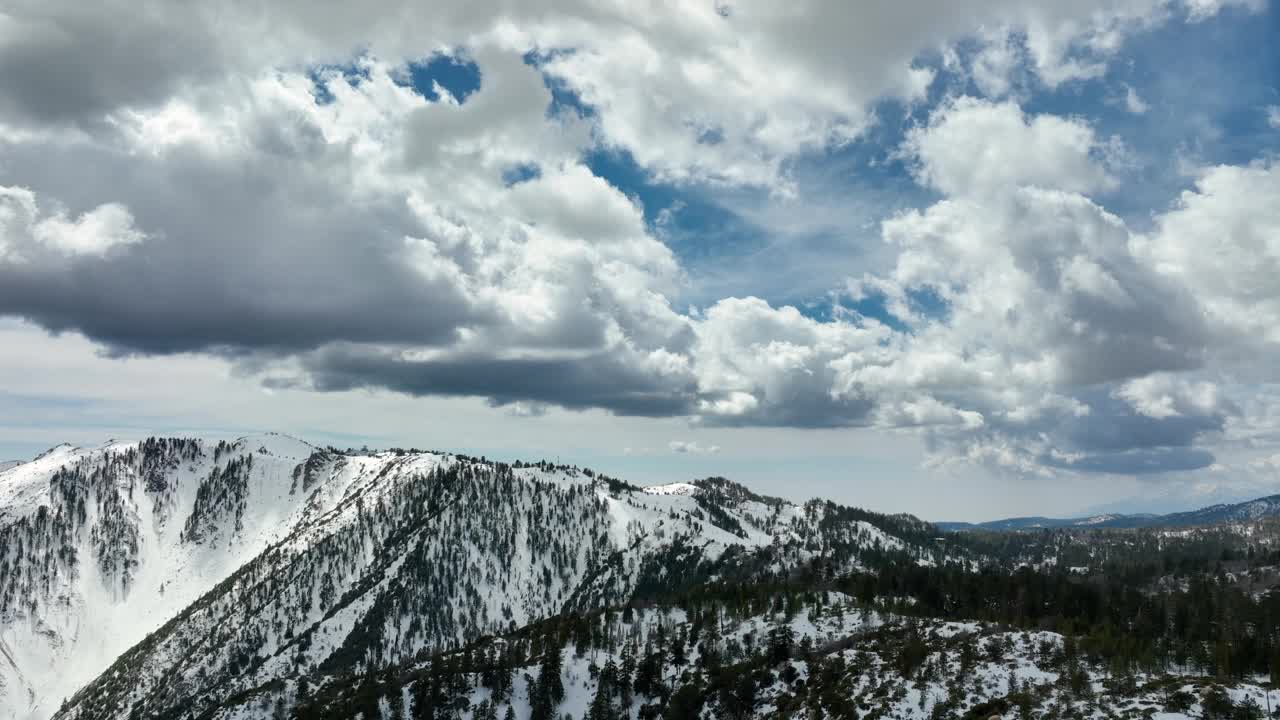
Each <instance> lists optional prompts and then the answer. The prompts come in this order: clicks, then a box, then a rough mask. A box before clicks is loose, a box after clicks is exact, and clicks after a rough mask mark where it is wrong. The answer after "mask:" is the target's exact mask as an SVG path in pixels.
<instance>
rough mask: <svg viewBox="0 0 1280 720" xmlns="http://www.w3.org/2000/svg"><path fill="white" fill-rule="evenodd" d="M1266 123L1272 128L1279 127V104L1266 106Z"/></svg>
mask: <svg viewBox="0 0 1280 720" xmlns="http://www.w3.org/2000/svg"><path fill="white" fill-rule="evenodd" d="M1267 124H1269V125H1270V126H1271V127H1273V128H1280V105H1270V106H1268V107H1267Z"/></svg>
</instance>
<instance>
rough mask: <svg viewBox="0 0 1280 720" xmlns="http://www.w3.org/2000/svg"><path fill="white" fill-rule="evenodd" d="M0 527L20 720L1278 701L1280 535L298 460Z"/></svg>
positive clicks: (111, 497)
mask: <svg viewBox="0 0 1280 720" xmlns="http://www.w3.org/2000/svg"><path fill="white" fill-rule="evenodd" d="M0 501H3V502H0V547H2V548H3V550H4V552H3V553H0V558H2V560H3V562H4V567H3V568H2V569H3V570H4V572H3V573H0V600H2V601H3V605H0V620H2V621H3V623H4V627H3V631H4V637H6V638H18V639H20V640H21V641H22V643H23V644H22V645H19V644H18V643H14V642H10V643H9V644H8V645H7V647H8V648H10V649H14V648H17V649H18V650H19V651H18V652H16V653H13V652H11V653H10V654H8V655H7V656H6V663H7V664H6V665H5V666H4V667H5V668H7V669H8V672H9V673H10V674H9V675H8V676H6V682H5V684H4V685H0V689H3V691H4V693H6V694H5V695H3V696H2V697H3V698H4V703H3V704H4V706H5V707H7V708H13V710H11V711H9V712H10V715H9V717H18V718H28V717H31V718H37V717H47V716H48V714H54V716H55V717H58V718H60V719H61V718H65V719H66V720H72V719H74V720H98V719H103V720H106V719H108V718H111V719H120V720H124V719H126V718H128V719H133V718H156V719H158V720H179V719H181V720H188V719H190V720H196V719H205V718H208V719H213V718H225V719H228V720H229V719H231V718H244V719H246V720H247V719H249V718H282V719H283V718H298V719H299V720H310V719H325V718H335V719H336V718H343V719H348V718H355V717H360V718H362V720H373V718H375V717H377V718H380V719H384V720H390V719H392V718H395V719H397V720H410V719H411V718H432V719H435V718H450V719H454V718H457V719H465V720H488V718H497V719H501V720H505V719H506V718H514V719H516V720H564V718H572V719H573V720H622V719H623V718H633V719H638V718H697V717H700V718H744V719H745V718H772V717H779V718H789V717H803V718H858V719H859V720H861V719H864V718H983V719H984V720H985V719H986V718H990V717H991V716H993V715H994V716H997V717H1004V718H1014V717H1018V718H1084V717H1090V718H1113V717H1133V718H1139V717H1157V718H1164V719H1166V720H1173V719H1175V718H1237V717H1238V718H1250V717H1261V716H1262V715H1263V714H1265V713H1266V712H1267V711H1268V708H1269V707H1270V706H1271V705H1272V704H1273V703H1276V702H1277V701H1278V700H1280V694H1277V695H1275V696H1272V695H1270V694H1269V693H1268V688H1269V687H1270V685H1271V683H1272V682H1273V680H1280V594H1277V593H1276V592H1274V591H1273V587H1274V586H1275V585H1276V583H1277V581H1278V580H1280V524H1278V523H1277V522H1276V521H1274V520H1270V519H1262V520H1251V521H1247V522H1232V523H1219V524H1214V525H1208V526H1203V527H1189V528H1178V529H1167V528H1129V529H1105V528H1102V529H1099V528H1093V529H1078V528H1062V529H1042V530H1035V531H1026V532H1016V533H1008V532H986V531H966V532H944V531H942V530H940V529H939V528H937V527H936V526H934V525H931V524H929V523H926V522H923V521H920V520H919V519H917V518H914V517H911V516H906V515H884V514H879V513H874V512H870V511H866V510H861V509H857V508H851V507H845V506H841V505H838V504H835V503H831V502H827V501H822V500H812V501H809V502H805V503H801V504H797V503H794V502H791V501H788V500H783V499H779V498H773V497H768V496H763V495H759V494H756V493H754V492H752V491H751V490H750V489H748V488H746V487H743V486H741V485H738V484H736V483H733V482H731V481H729V480H726V479H724V478H705V479H700V480H694V481H691V482H687V483H685V482H680V483H673V484H668V485H661V486H656V487H648V488H641V487H636V486H634V485H631V484H628V483H626V482H624V481H621V480H618V479H615V478H610V477H607V476H604V475H601V474H599V473H596V472H593V471H591V470H588V469H584V468H579V467H575V466H568V465H560V464H552V463H546V462H533V463H510V464H509V463H500V462H494V461H490V460H487V459H485V458H474V457H468V456H464V455H457V454H451V453H443V452H425V451H417V450H403V449H395V450H388V451H380V452H371V451H366V450H358V451H357V450H339V449H337V448H318V447H313V446H310V445H307V444H305V443H302V442H300V441H296V440H293V439H291V438H285V437H282V436H255V437H249V438H243V439H241V440H239V441H236V442H232V443H226V442H207V441H202V440H196V439H152V440H148V441H145V442H142V443H132V444H120V443H112V444H108V445H104V446H101V447H97V448H90V449H82V448H70V447H62V448H58V449H55V450H54V451H51V453H49V454H46V455H45V456H43V457H42V458H40V459H38V460H36V461H32V462H31V463H24V464H23V465H20V466H18V467H16V468H11V469H9V470H6V471H4V474H2V475H0ZM143 615H145V616H146V617H143ZM134 616H138V620H137V621H135V622H134V623H128V622H125V621H124V620H125V618H129V617H134ZM95 617H105V618H115V619H116V621H115V622H116V624H117V626H118V627H116V628H115V631H116V632H118V633H127V632H128V631H130V630H131V629H132V630H133V631H134V632H139V634H138V635H137V636H135V637H127V636H126V635H121V636H119V637H116V638H115V639H114V642H115V647H119V650H118V651H117V652H116V653H115V654H114V655H112V656H111V657H106V656H104V655H101V654H100V655H97V656H94V655H92V654H91V653H89V652H88V651H86V650H85V648H86V646H85V645H84V643H86V642H87V641H89V640H94V641H95V645H94V646H93V647H101V646H102V645H103V641H102V640H101V639H100V638H98V637H97V636H92V635H90V636H86V635H84V634H83V633H77V632H70V631H69V629H71V628H76V627H90V626H96V625H95V624H94V623H92V618H95ZM148 619H150V620H151V622H152V623H153V624H152V625H150V626H148V625H146V622H145V621H146V620H148ZM51 630H52V631H57V632H50V631H51ZM41 653H44V654H41ZM94 663H97V665H96V666H94ZM69 667H79V668H81V670H80V673H81V675H82V676H83V677H84V680H83V681H79V682H77V683H76V685H75V687H68V684H69V683H68V682H67V681H66V676H67V673H66V672H65V669H66V668H69ZM90 669H92V672H89V670H90ZM60 670H63V672H59V671H60ZM10 677H19V678H21V679H22V681H23V682H25V683H26V685H15V684H14V683H13V682H12V681H10V680H8V678H10ZM15 687H16V688H18V690H17V691H15ZM64 689H65V692H64ZM24 692H25V693H26V695H24V694H22V693H24ZM54 692H57V693H60V695H59V697H58V698H57V700H56V701H55V702H54V703H53V705H52V706H47V705H41V704H40V703H41V702H43V701H42V700H40V701H29V700H28V699H29V698H33V697H36V698H38V697H42V695H41V694H42V693H43V695H44V696H47V695H49V694H51V693H54ZM42 707H48V712H43V711H42ZM55 711H56V712H55ZM42 713H43V714H42Z"/></svg>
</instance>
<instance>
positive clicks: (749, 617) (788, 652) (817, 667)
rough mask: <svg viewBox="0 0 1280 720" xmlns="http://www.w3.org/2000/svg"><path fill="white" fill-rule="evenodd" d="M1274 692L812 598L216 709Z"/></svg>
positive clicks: (615, 707)
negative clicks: (1107, 662) (1115, 663)
mask: <svg viewBox="0 0 1280 720" xmlns="http://www.w3.org/2000/svg"><path fill="white" fill-rule="evenodd" d="M1272 695H1273V697H1270V698H1268V696H1267V694H1266V690H1265V687H1264V685H1263V684H1262V683H1260V682H1236V683H1226V684H1222V683H1217V682H1214V681H1212V680H1211V679H1207V678H1205V677H1203V676H1202V675H1199V674H1197V673H1196V671H1195V670H1194V669H1193V668H1190V667H1171V668H1168V672H1167V673H1161V674H1153V673H1147V672H1142V671H1137V672H1133V673H1131V674H1130V673H1119V672H1117V671H1116V670H1115V668H1111V667H1106V666H1104V665H1101V664H1099V663H1097V662H1096V661H1094V660H1092V659H1091V658H1090V653H1089V652H1087V651H1086V650H1085V649H1083V648H1081V647H1080V646H1079V644H1078V643H1076V642H1075V641H1074V640H1072V639H1070V638H1067V637H1064V636H1062V635H1059V634H1057V633H1053V632H1042V631H1040V632H1037V631H1010V630H1008V629H1006V628H1001V627H999V626H996V625H992V624H986V623H975V622H947V621H942V620H928V619H919V618H911V617H904V616H901V615H896V614H894V613H891V612H885V611H880V610H874V609H868V608H867V607H865V606H862V605H860V604H859V603H856V602H854V601H853V599H852V598H849V597H847V596H845V595H842V594H841V593H838V592H819V593H804V594H775V595H773V596H772V597H769V596H763V595H762V596H757V597H756V598H754V599H753V600H749V601H746V602H743V601H742V600H737V601H728V602H726V601H710V602H702V603H687V604H686V606H683V607H672V606H662V607H649V608H643V609H636V610H621V611H606V612H602V613H594V614H592V615H590V616H588V617H583V618H575V619H569V620H565V621H563V622H559V623H544V624H542V625H540V626H537V627H534V628H530V629H528V630H526V631H523V632H520V633H516V634H512V635H509V636H506V637H500V638H493V639H487V640H482V641H480V642H477V643H474V644H472V645H470V646H468V647H466V648H464V649H461V650H459V651H456V652H453V653H447V654H443V655H440V656H438V657H435V658H433V659H432V660H430V661H423V662H410V663H406V664H403V665H401V666H397V667H389V668H385V669H382V670H380V671H378V672H376V673H364V674H360V675H356V676H346V677H321V678H319V679H317V678H315V677H312V678H311V679H310V680H307V679H297V678H293V679H289V680H286V681H284V682H280V683H277V684H274V685H264V686H262V687H259V688H256V689H255V690H253V691H251V692H248V693H245V694H243V695H241V696H239V697H236V698H233V699H231V700H229V701H227V702H225V703H224V704H222V705H221V706H220V707H218V708H216V709H215V710H213V711H212V712H211V713H210V714H209V715H208V717H209V718H211V720H250V719H252V718H261V717H288V716H295V717H299V718H306V719H312V718H316V719H321V720H328V719H329V718H343V719H346V718H354V717H361V718H386V719H393V718H409V717H412V718H432V719H434V718H442V717H456V718H460V719H461V720H491V719H493V718H504V717H505V718H514V719H515V720H538V719H539V718H545V717H555V718H559V717H572V718H586V719H588V720H623V719H634V718H653V717H659V716H660V717H663V718H673V719H679V718H701V719H704V720H712V719H718V718H741V719H743V720H747V719H750V720H756V719H760V720H763V719H765V718H898V719H901V720H906V719H918V720H930V719H932V718H976V719H981V720H987V718H991V717H996V718H1015V717H1016V718H1024V717H1025V718H1031V717H1038V718H1080V719H1085V718H1087V719H1089V720H1108V719H1111V718H1132V719H1134V720H1137V719H1139V718H1152V717H1154V718H1160V719H1161V720H1192V719H1193V718H1210V717H1231V718H1236V717H1239V718H1257V717H1260V715H1257V714H1255V713H1257V712H1258V711H1259V710H1260V709H1261V708H1262V707H1265V706H1266V704H1268V703H1271V702H1276V701H1277V700H1280V696H1275V693H1274V692H1273V693H1272ZM1223 712H1225V713H1227V714H1226V715H1222V714H1220V713H1223Z"/></svg>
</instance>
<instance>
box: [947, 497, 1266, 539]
mask: <svg viewBox="0 0 1280 720" xmlns="http://www.w3.org/2000/svg"><path fill="white" fill-rule="evenodd" d="M1277 515H1280V495H1268V496H1267V497H1261V498H1257V499H1256V500H1249V501H1246V502H1240V503H1224V504H1218V505H1210V506H1208V507H1203V508H1200V509H1199V510H1188V511H1186V512H1177V513H1169V514H1167V515H1153V514H1134V515H1122V514H1114V513H1109V514H1104V515H1091V516H1089V517H1080V518H1047V517H1017V518H1005V519H1003V520H991V521H988V522H981V523H967V522H940V523H935V524H936V525H937V526H938V527H939V528H941V529H943V530H1036V529H1040V528H1138V527H1187V526H1191V525H1213V524H1216V523H1224V522H1241V521H1247V520H1259V519H1262V518H1267V517H1273V516H1277Z"/></svg>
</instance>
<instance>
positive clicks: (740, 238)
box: [0, 0, 1280, 520]
mask: <svg viewBox="0 0 1280 720" xmlns="http://www.w3.org/2000/svg"><path fill="white" fill-rule="evenodd" d="M1272 5H1273V4H1269V3H1268V2H1267V1H1266V0H1080V1H1079V2H1073V3H1062V2H1058V1H1057V0H1021V1H1019V2H1010V1H1009V0H963V1H959V2H947V3H938V2H921V1H919V0H900V1H899V2H895V3H871V2H852V3H829V2H828V3H822V2H810V1H806V0H797V1H796V2H789V3H773V2H703V1H701V0H694V1H691V2H640V1H635V2H621V1H618V0H538V1H536V2H519V3H511V2H505V1H499V0H469V1H468V2H452V1H451V0H443V1H441V2H434V3H420V2H410V1H408V0H373V1H371V2H367V3H336V2H328V1H321V2H297V1H296V0H276V1H275V2H267V3H248V4H246V3H239V2H230V1H229V0H212V1H211V2H205V3H174V2H169V1H168V0H161V1H155V2H151V1H149V0H130V1H129V2H123V0H120V1H117V0H107V1H106V2H100V3H83V2H79V1H78V0H39V1H38V2H37V1H34V0H17V1H16V2H10V3H7V4H6V5H5V7H4V8H3V9H0V459H6V458H14V459H23V458H29V457H31V456H33V455H35V454H37V453H39V452H40V451H42V450H44V449H46V448H48V447H50V446H52V445H55V444H57V443H61V442H71V443H75V444H82V445H90V444H96V443H101V442H103V441H105V440H107V439H109V438H115V439H136V438H142V437H146V436H148V435H152V434H196V435H202V436H207V437H211V438H212V437H216V438H225V437H236V436H239V435H243V434H246V433H253V432H262V431H279V432H286V433H289V434H293V435H296V436H298V437H301V438H303V439H307V440H309V441H311V442H313V443H316V444H322V445H328V444H332V445H336V446H338V447H344V448H345V447H355V448H359V447H362V446H368V447H371V448H377V447H391V446H397V447H418V448H423V449H439V450H451V451H460V452H466V453H470V454H476V455H485V456H488V457H493V458H499V459H551V460H559V461H560V462H564V463H571V464H577V465H583V466H588V467H592V468H595V469H598V470H600V471H603V472H606V473H610V474H612V475H616V476H619V477H622V478H625V479H628V480H631V481H633V482H637V483H641V484H652V483H661V482H673V481H680V480H687V479H690V478H694V477H702V476H708V475H723V476H727V477H729V478H731V479H734V480H738V481H740V482H744V483H746V484H748V485H749V486H751V487H752V488H754V489H756V490H758V491H761V492H765V493H770V494H775V495H780V496H783V497H788V498H792V499H796V500H803V499H806V498H808V497H812V496H822V497H829V498H831V499H834V500H837V501H839V502H843V503H848V504H854V505H860V506H863V507H868V508H871V509H875V510H881V511H892V512H911V513H915V514H917V515H919V516H921V517H924V518H926V519H931V520H944V519H945V520H983V519H991V518H995V517H1002V516H1010V515H1027V514H1038V515H1054V516H1066V515H1076V514H1082V513H1091V512H1103V511H1171V510H1179V509H1187V508H1191V507H1198V506H1202V505H1205V504H1209V503H1212V502H1219V501H1226V500H1238V499H1246V498H1250V497H1256V496H1260V495H1266V494H1272V493H1277V492H1280V160H1277V154H1278V153H1280V50H1278V49H1277V48H1278V47H1280V46H1278V44H1277V39H1278V38H1280V9H1277V8H1276V7H1273V6H1272Z"/></svg>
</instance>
